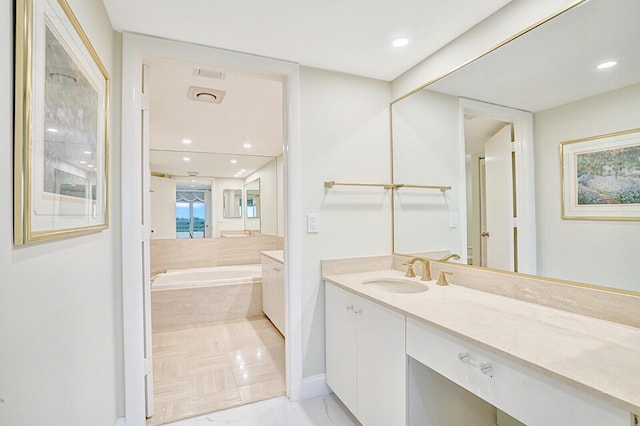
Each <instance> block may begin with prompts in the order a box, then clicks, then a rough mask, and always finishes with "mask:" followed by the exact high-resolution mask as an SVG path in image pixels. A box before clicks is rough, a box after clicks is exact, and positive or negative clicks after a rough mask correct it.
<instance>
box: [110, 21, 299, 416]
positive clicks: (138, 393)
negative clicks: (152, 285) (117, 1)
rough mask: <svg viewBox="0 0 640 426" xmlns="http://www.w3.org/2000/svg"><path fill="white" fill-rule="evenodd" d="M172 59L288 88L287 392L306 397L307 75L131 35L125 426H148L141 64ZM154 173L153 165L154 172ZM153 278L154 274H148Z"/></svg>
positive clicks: (126, 40) (127, 61)
mask: <svg viewBox="0 0 640 426" xmlns="http://www.w3.org/2000/svg"><path fill="white" fill-rule="evenodd" d="M150 57H151V58H165V59H173V60H179V61H186V62H194V63H198V64H202V65H207V64H210V65H211V66H225V67H231V68H236V69H242V70H247V71H250V72H254V73H258V74H260V75H264V76H267V77H269V78H275V79H279V80H281V81H282V82H283V101H284V106H283V107H284V111H283V114H284V140H283V147H284V149H283V151H284V154H283V160H284V165H283V166H284V241H285V244H284V249H285V250H284V256H285V260H286V262H285V283H286V286H285V287H286V294H285V304H286V319H287V321H286V336H287V338H286V339H285V356H286V382H287V383H286V388H287V396H288V397H289V399H290V400H292V401H299V400H301V397H302V328H301V324H302V309H301V303H300V301H301V299H302V292H301V286H300V282H301V267H300V264H301V260H300V253H301V243H302V233H301V229H302V226H301V225H302V223H301V219H300V218H301V217H302V216H301V207H300V199H301V197H300V195H301V184H300V181H301V180H300V112H299V109H300V108H299V106H300V70H299V66H298V65H297V64H294V63H290V62H284V61H280V60H275V59H269V58H264V57H258V56H253V55H248V54H243V53H238V52H231V51H226V50H221V49H216V48H212V47H206V46H201V45H195V44H190V43H184V42H178V41H171V40H164V39H158V38H154V37H149V36H142V35H137V34H131V33H123V36H122V110H121V119H122V135H121V136H122V138H121V147H122V151H121V159H122V165H121V167H122V170H121V176H122V181H121V190H122V207H121V215H122V230H121V231H122V233H121V235H122V241H121V245H122V298H123V299H122V300H123V301H122V319H123V337H124V339H123V340H124V347H123V350H124V391H125V421H126V424H127V425H128V426H144V425H145V395H144V372H145V365H144V364H145V363H144V329H143V324H144V322H143V309H142V307H143V300H144V299H143V289H142V282H143V275H142V274H143V258H142V252H141V250H140V245H141V242H142V241H143V240H144V238H145V236H148V235H149V233H150V229H149V226H145V227H143V226H142V225H141V220H140V219H141V217H142V212H143V207H144V208H148V207H149V206H144V204H143V203H144V201H143V200H144V199H145V197H144V195H145V194H143V191H142V185H143V181H142V177H143V174H144V173H145V172H146V171H147V170H146V167H143V163H142V158H143V150H142V148H141V146H140V135H141V130H142V129H141V123H140V109H141V105H142V99H141V84H142V65H143V62H144V60H145V58H150ZM147 167H148V166H147ZM147 273H149V272H147Z"/></svg>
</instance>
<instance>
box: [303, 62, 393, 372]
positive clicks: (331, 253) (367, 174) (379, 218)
mask: <svg viewBox="0 0 640 426" xmlns="http://www.w3.org/2000/svg"><path fill="white" fill-rule="evenodd" d="M389 89H390V87H389V83H386V82H382V81H377V80H371V79H366V78H361V77H355V76H351V75H345V74H339V73H334V72H329V71H322V70H318V69H312V68H304V67H303V68H301V73H300V102H301V105H300V111H301V117H300V120H301V122H300V126H301V147H300V149H301V163H300V170H301V174H302V179H301V192H302V195H301V200H300V201H301V211H302V215H303V216H304V217H303V218H301V219H302V227H303V229H302V233H303V235H302V248H301V257H302V261H301V271H302V274H301V282H300V285H301V286H302V289H301V291H302V300H301V302H302V307H301V308H302V309H301V310H302V315H303V317H302V339H303V348H302V351H303V353H302V356H303V377H311V376H314V375H317V374H322V373H324V285H323V283H322V279H321V273H320V260H321V259H325V258H341V257H359V256H372V255H383V254H389V253H391V206H390V191H389V190H385V189H383V188H356V187H334V188H333V189H325V188H324V186H323V181H330V180H334V181H338V182H340V181H342V182H345V181H346V182H364V183H368V182H389V181H390V173H389V162H390V158H389V105H388V103H389V95H390V91H389ZM294 202H295V200H294ZM307 213H317V214H318V215H319V224H320V232H319V233H317V234H308V233H307V232H306V218H305V217H306V216H305V215H306V214H307Z"/></svg>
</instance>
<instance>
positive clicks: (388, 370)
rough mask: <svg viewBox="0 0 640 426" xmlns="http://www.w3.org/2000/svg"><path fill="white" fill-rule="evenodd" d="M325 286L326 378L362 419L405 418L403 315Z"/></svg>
mask: <svg viewBox="0 0 640 426" xmlns="http://www.w3.org/2000/svg"><path fill="white" fill-rule="evenodd" d="M325 288H326V370H327V371H326V374H327V384H328V385H329V387H330V388H331V389H333V391H334V392H335V393H336V395H337V396H338V397H339V398H340V400H341V401H342V402H343V403H344V404H345V405H346V406H347V408H349V410H350V411H351V412H352V413H353V414H354V415H355V416H356V417H357V418H358V420H360V422H362V424H363V425H366V426H376V425H381V426H387V425H404V424H406V420H405V419H406V356H405V345H404V343H405V317H404V315H402V314H399V313H398V312H395V311H392V310H389V309H386V308H383V307H382V306H380V305H378V304H376V303H373V302H370V301H368V300H366V299H364V298H362V297H359V296H356V295H355V294H353V293H350V292H348V291H345V290H342V289H341V288H338V287H336V286H334V285H332V284H328V283H327V284H326V286H325Z"/></svg>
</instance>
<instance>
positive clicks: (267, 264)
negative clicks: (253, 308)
mask: <svg viewBox="0 0 640 426" xmlns="http://www.w3.org/2000/svg"><path fill="white" fill-rule="evenodd" d="M284 298H285V295H284V265H283V264H282V263H280V262H277V261H275V260H273V259H270V258H268V257H266V256H262V311H263V312H264V314H265V315H266V316H267V317H269V319H270V320H271V322H272V323H273V325H275V326H276V328H277V329H278V330H279V331H280V333H282V335H283V336H284V318H285V315H284V310H285V300H284Z"/></svg>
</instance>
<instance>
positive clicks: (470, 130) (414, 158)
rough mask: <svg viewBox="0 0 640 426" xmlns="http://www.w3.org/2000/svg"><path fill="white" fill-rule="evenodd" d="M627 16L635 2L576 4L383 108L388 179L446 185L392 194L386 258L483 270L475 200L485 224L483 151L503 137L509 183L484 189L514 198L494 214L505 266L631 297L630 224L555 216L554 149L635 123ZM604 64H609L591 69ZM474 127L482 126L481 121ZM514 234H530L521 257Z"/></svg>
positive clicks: (633, 247) (639, 72)
mask: <svg viewBox="0 0 640 426" xmlns="http://www.w3.org/2000/svg"><path fill="white" fill-rule="evenodd" d="M637 16H640V2H638V1H636V0H620V1H616V2H610V1H607V0H590V1H587V2H582V3H580V4H578V5H577V6H575V7H572V8H569V9H568V10H567V11H566V12H564V13H562V14H560V15H558V16H557V17H555V18H553V19H551V20H549V21H548V22H546V23H544V24H542V25H540V26H539V27H537V28H535V29H533V30H531V31H529V32H527V33H525V34H523V35H521V36H520V37H518V38H516V39H515V40H512V41H511V42H509V43H507V44H505V45H504V46H502V47H500V48H498V49H497V50H495V51H493V52H491V53H489V54H487V55H485V56H483V57H481V58H479V59H477V60H476V61H473V62H471V63H469V64H468V65H466V66H465V67H463V68H461V69H459V70H457V71H455V72H453V73H451V74H449V75H447V76H445V77H444V78H442V79H440V80H437V81H436V82H435V83H433V84H431V85H429V86H428V87H426V88H425V89H423V90H419V91H417V92H415V93H414V94H412V95H410V96H408V97H406V98H404V99H401V100H399V101H397V102H394V103H393V105H392V126H393V127H392V131H393V141H392V143H393V180H394V182H395V183H417V184H444V185H451V186H452V190H451V191H448V192H446V193H444V194H441V193H438V192H433V193H431V192H429V193H426V192H419V191H418V190H416V191H415V193H410V192H409V189H402V188H400V189H398V190H396V191H395V192H394V198H395V200H394V215H395V222H394V251H395V252H397V253H420V252H425V251H429V250H437V249H448V250H450V251H453V252H456V253H460V254H461V255H463V256H464V258H465V259H466V260H467V261H468V263H472V264H474V265H489V266H492V264H491V259H490V254H491V253H492V251H491V248H486V247H484V250H483V241H482V239H483V238H484V239H485V240H488V241H489V240H491V239H492V238H494V232H492V231H490V230H488V228H486V227H483V225H482V222H481V221H482V220H483V218H482V214H481V212H482V210H481V208H482V206H481V204H482V202H483V200H484V203H485V207H487V209H486V211H485V213H484V214H485V216H486V217H485V218H484V219H487V220H489V221H491V220H492V218H493V214H492V213H491V212H490V209H491V207H490V206H487V203H488V202H489V201H487V199H486V198H483V196H482V194H481V190H480V182H481V180H480V176H481V173H480V169H481V168H482V167H485V168H486V166H487V164H488V163H489V161H490V160H493V157H492V156H493V154H491V153H488V152H487V148H486V147H487V144H488V143H490V141H491V139H493V138H500V137H502V136H504V138H505V140H508V139H511V140H510V141H509V142H513V143H512V150H511V152H512V153H513V154H512V158H511V161H510V162H509V161H508V163H511V166H512V172H511V175H512V177H511V178H508V179H506V185H505V186H504V187H501V188H498V187H493V188H488V187H487V188H485V193H487V192H493V193H495V194H494V195H495V197H494V198H497V199H498V200H500V199H502V200H503V201H504V200H509V197H510V196H512V195H513V196H514V200H515V201H514V200H512V201H511V202H510V203H509V202H507V204H511V206H508V205H506V206H503V207H499V208H498V210H499V211H501V212H502V213H504V212H505V209H506V211H507V212H508V215H507V219H506V220H507V222H510V224H508V225H505V227H506V235H507V240H506V241H507V242H509V241H510V242H509V244H511V246H512V247H513V248H514V254H513V256H514V260H515V262H516V267H515V268H514V269H517V270H520V271H523V270H525V269H524V268H523V267H522V265H523V264H525V263H526V262H532V263H533V264H532V271H533V270H535V271H536V273H537V274H539V275H542V276H546V277H552V278H558V279H563V280H570V281H578V282H584V283H589V284H595V285H599V286H605V287H611V288H617V289H623V290H631V291H635V292H638V291H640V281H638V279H637V276H636V274H635V273H634V272H633V269H634V268H633V266H632V265H633V264H634V263H635V262H636V259H635V257H636V256H637V254H636V253H638V252H639V251H640V226H639V222H637V221H632V220H626V221H623V220H566V219H563V218H562V213H561V211H562V209H561V198H562V197H561V196H562V185H561V173H560V172H561V170H560V158H559V147H560V144H561V143H562V142H566V141H571V140H576V139H582V138H590V137H597V136H599V135H607V134H612V133H617V132H624V131H628V130H630V129H635V128H639V127H640V83H639V82H640V49H638V47H637V40H640V26H639V25H637V22H636V21H637V18H636V17H637ZM606 61H617V65H616V66H614V67H611V68H607V69H598V67H597V66H598V65H599V64H601V63H603V62H606ZM465 98H466V99H474V100H478V101H482V103H483V104H485V105H487V104H492V105H501V106H504V107H507V108H509V109H511V110H519V111H527V112H528V113H529V114H531V115H532V118H533V120H532V122H533V125H532V128H531V129H526V128H525V129H524V131H523V132H521V135H520V136H519V135H518V132H517V131H512V128H513V126H512V123H514V121H513V120H509V119H502V118H497V119H496V117H491V116H488V115H487V114H486V113H485V112H484V111H478V110H477V109H476V108H473V107H469V105H470V103H473V102H475V101H466V100H461V99H465ZM524 114H527V113H524ZM483 120H486V121H488V123H484V124H487V126H488V127H486V128H483V127H482V126H481V125H480V124H481V121H483ZM516 121H517V120H516ZM505 126H508V127H505ZM526 134H530V135H531V137H532V139H531V140H530V141H527V140H526V137H524V136H523V135H526ZM509 136H511V137H509ZM474 140H475V142H474ZM638 143H639V144H640V141H639V142H638ZM474 144H475V145H474ZM477 144H480V145H481V147H480V145H477ZM482 157H484V161H483V163H484V165H482V164H481V162H480V160H481V158H482ZM490 157H491V158H490ZM529 165H530V169H527V167H528V166H529ZM485 176H486V172H485ZM501 179H503V178H501ZM489 180H490V179H489ZM404 181H411V182H404ZM502 183H505V181H504V179H503V181H502ZM484 184H485V185H487V182H486V181H485V182H484ZM523 185H525V186H526V185H529V189H525V190H523V187H522V186H523ZM467 188H471V191H469V192H467V190H466V189H467ZM403 191H404V192H403ZM485 195H486V194H485ZM527 197H530V198H529V199H528V200H527ZM526 217H529V218H530V219H529V222H528V223H527V220H524V221H523V218H526ZM500 231H505V229H501V230H499V231H498V232H500ZM522 232H525V233H526V232H532V233H533V234H532V238H531V239H530V241H534V243H532V244H530V247H531V252H530V253H527V251H526V250H527V247H528V246H526V245H524V246H525V247H524V248H523V243H522V242H521V235H520V234H521V233H522ZM483 233H485V237H483V236H482V234H483ZM496 253H497V252H494V254H496ZM488 254H489V258H487V255H488ZM467 255H468V256H467ZM467 257H468V259H467ZM483 258H484V263H483ZM503 260H504V259H503ZM518 265H519V266H520V267H519V268H518ZM494 267H499V268H504V269H511V267H510V266H509V265H507V266H505V265H504V264H502V265H499V264H495V265H494Z"/></svg>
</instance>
